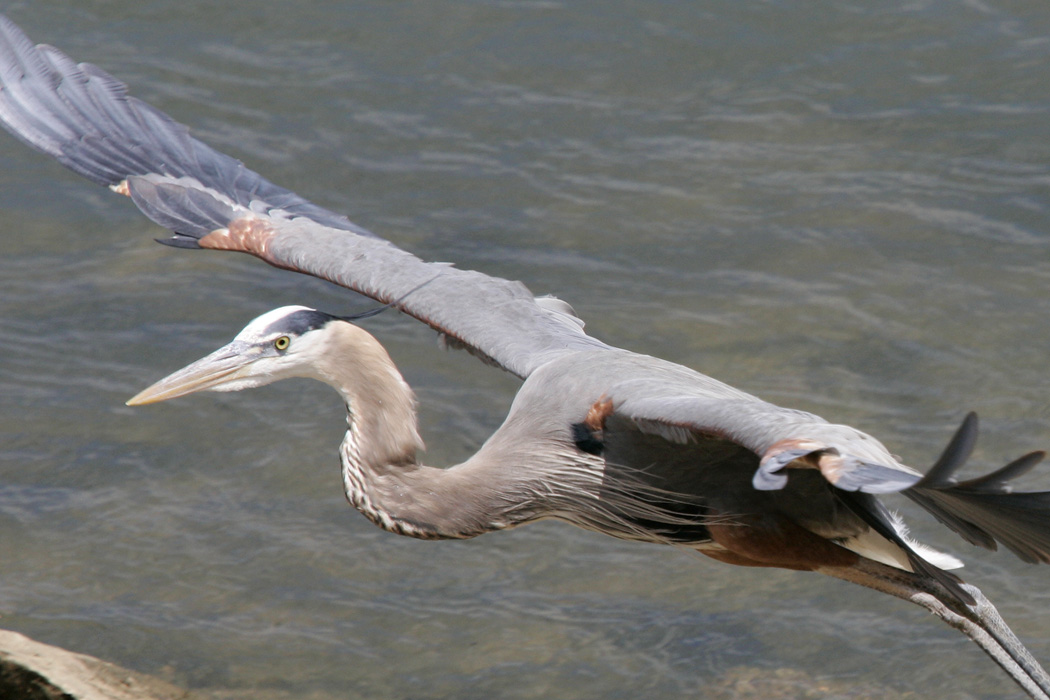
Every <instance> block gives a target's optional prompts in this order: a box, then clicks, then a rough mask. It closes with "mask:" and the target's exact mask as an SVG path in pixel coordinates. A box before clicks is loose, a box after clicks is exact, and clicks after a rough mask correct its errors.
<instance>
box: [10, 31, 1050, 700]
mask: <svg viewBox="0 0 1050 700" xmlns="http://www.w3.org/2000/svg"><path fill="white" fill-rule="evenodd" d="M0 121H2V123H3V125H4V126H5V127H6V128H7V130H8V131H10V132H11V133H12V134H14V135H15V136H17V137H18V138H20V139H22V140H23V141H24V142H26V143H27V144H29V145H30V146H32V147H33V148H36V149H38V150H40V151H43V152H44V153H46V154H49V155H51V156H53V157H55V158H56V159H58V160H59V162H61V163H62V164H63V165H65V166H67V167H69V168H70V169H72V170H74V171H76V172H77V173H80V174H81V175H83V176H85V177H87V178H89V179H91V180H92V181H94V182H96V183H99V184H102V185H106V186H108V187H110V188H111V189H113V190H114V191H116V192H118V193H120V194H124V195H127V196H129V197H131V199H132V201H133V202H134V203H135V204H136V205H137V206H138V208H139V209H141V210H142V212H143V213H145V214H146V215H147V216H148V217H149V218H150V219H152V220H153V221H155V222H156V223H158V224H160V225H161V226H163V227H165V228H167V229H169V230H170V231H171V232H172V236H171V237H170V238H168V239H166V240H163V241H161V242H163V243H167V244H169V245H172V246H177V247H183V248H204V249H216V250H229V251H239V252H243V253H249V254H251V255H254V256H256V257H258V258H260V259H262V260H264V261H266V262H267V263H269V264H271V265H274V266H276V267H279V268H285V269H289V270H294V271H297V272H301V273H305V274H308V275H313V276H316V277H319V278H322V279H326V280H329V281H331V282H334V283H336V284H339V285H342V286H344V287H347V288H350V289H353V290H355V291H357V292H360V293H362V294H365V295H367V296H369V297H372V298H374V299H376V300H378V301H380V302H383V303H385V304H389V305H393V306H395V307H396V308H398V309H399V310H401V311H402V312H404V313H406V314H408V315H410V316H413V317H414V318H416V319H419V320H420V321H422V322H424V323H426V324H427V325H429V326H430V327H432V328H434V329H435V330H436V331H437V332H438V333H439V334H440V336H441V338H442V339H443V340H444V341H445V342H446V343H447V344H448V345H450V346H453V347H461V348H465V349H467V350H469V351H470V352H472V353H474V354H475V355H477V356H479V357H480V358H481V359H483V360H484V361H486V362H488V363H490V364H494V365H496V366H498V367H502V368H503V369H505V370H506V371H508V372H510V373H512V374H515V375H517V376H518V377H519V378H521V379H522V380H523V382H522V385H521V389H520V390H519V392H518V394H517V396H516V398H515V400H514V402H513V405H512V406H511V408H510V412H509V414H508V415H507V417H506V420H505V421H504V422H503V424H502V425H501V426H500V428H499V429H498V430H497V431H496V432H495V433H494V434H493V435H492V436H491V437H490V438H489V439H488V440H487V441H486V442H485V443H484V445H482V447H481V448H480V449H479V450H478V452H477V453H476V454H475V455H474V456H472V457H471V458H469V459H468V460H467V461H465V462H464V463H462V464H459V465H456V466H453V467H450V468H447V469H440V468H434V467H429V466H425V465H423V464H422V463H421V462H420V461H419V453H420V451H421V448H422V441H421V440H420V437H419V432H418V428H417V422H416V413H415V399H414V397H413V394H412V391H411V389H410V388H409V387H408V385H407V384H406V383H405V381H404V380H403V378H402V377H401V374H400V373H399V372H398V370H397V367H396V366H395V365H394V363H393V362H392V361H391V359H390V357H389V356H388V355H387V353H386V351H385V350H384V348H383V347H382V345H381V344H380V343H379V342H378V341H377V340H376V339H375V338H374V337H372V336H371V335H370V334H369V333H368V332H366V331H365V330H363V329H362V328H361V327H359V326H358V325H356V324H355V323H353V321H354V320H355V319H354V318H348V317H339V316H334V315H330V314H327V313H324V312H321V311H317V310H314V309H309V308H306V307H302V306H290V307H284V308H280V309H276V310H274V311H271V312H269V313H267V314H264V315H262V316H260V317H259V318H257V319H255V320H254V321H252V322H251V323H249V324H248V326H247V327H245V328H244V330H242V331H241V332H240V333H239V334H238V335H237V336H236V337H235V338H234V339H233V341H232V342H231V343H230V344H228V345H226V346H225V347H223V348H221V349H219V350H217V351H216V352H214V353H212V354H211V355H209V356H207V357H205V358H203V359H201V360H199V361H197V362H195V363H193V364H191V365H189V366H188V367H186V368H185V369H183V370H180V371H178V372H176V373H174V374H172V375H170V376H169V377H167V378H165V379H162V380H161V381H159V382H158V383H156V384H155V385H153V386H152V387H150V388H148V389H146V390H145V391H143V392H142V393H140V394H138V395H137V396H135V397H134V398H133V399H131V401H129V403H131V404H143V403H150V402H154V401H162V400H166V399H172V398H175V397H178V396H183V395H186V394H190V393H193V392H196V391H201V390H213V391H236V390H241V389H247V388H251V387H256V386H261V385H264V384H268V383H270V382H274V381H277V380H280V379H283V378H287V377H310V378H313V379H317V380H320V381H322V382H325V383H327V384H329V385H331V386H332V387H334V388H335V390H336V391H338V392H339V393H340V395H341V396H342V398H343V400H344V401H345V404H346V408H347V424H348V429H347V432H346V437H345V439H344V440H343V442H342V445H341V447H340V451H339V452H340V460H341V464H342V475H343V486H344V489H345V492H346V496H347V498H348V500H349V501H350V502H351V503H352V504H353V505H354V506H355V507H356V508H357V509H358V510H360V511H361V512H362V513H363V514H364V515H365V516H367V517H368V518H369V519H371V520H372V521H373V522H375V523H376V524H377V525H379V526H380V527H382V528H384V529H386V530H389V531H392V532H395V533H398V534H402V535H409V536H412V537H419V538H467V537H473V536H476V535H480V534H483V533H486V532H490V531H493V530H499V529H504V528H509V527H514V526H516V525H520V524H523V523H527V522H531V521H535V520H539V519H543V518H557V519H561V520H564V521H568V522H570V523H573V524H576V525H579V526H581V527H584V528H588V529H591V530H595V531H598V532H603V533H607V534H610V535H612V536H615V537H620V538H625V539H632V540H641V541H646V542H653V543H660V544H673V545H677V546H683V547H689V548H693V549H695V550H697V551H699V552H701V553H703V554H705V555H707V556H709V557H712V558H714V559H717V560H720V561H723V562H727V563H730V564H737V565H742V566H752V567H780V568H786V569H794V570H800V571H815V572H818V573H822V574H826V575H828V576H832V577H835V578H839V579H843V580H846V581H850V582H853V583H857V584H860V585H863V586H867V587H869V588H873V589H875V590H878V591H882V592H884V593H887V594H890V595H893V596H896V597H899V598H902V599H904V600H908V601H911V602H913V603H916V604H918V605H921V606H923V607H924V608H926V609H928V610H930V611H931V612H933V613H934V614H936V615H937V616H939V617H940V618H942V619H943V620H945V621H946V622H947V623H948V624H950V625H952V626H953V627H955V628H957V629H959V630H961V631H962V632H963V633H965V634H966V635H967V636H968V637H970V638H971V639H972V640H974V641H975V642H976V643H977V644H979V645H980V646H981V648H982V649H984V650H985V651H986V652H987V653H988V654H989V655H990V656H991V657H992V658H993V659H994V660H995V661H996V662H997V663H998V664H999V665H1000V666H1001V667H1002V668H1003V669H1004V670H1005V671H1006V672H1007V673H1008V674H1009V675H1010V676H1011V677H1012V678H1013V679H1014V680H1015V681H1016V682H1017V683H1018V684H1020V686H1021V687H1022V688H1023V689H1024V690H1025V691H1026V692H1027V693H1028V694H1029V695H1031V696H1032V697H1033V698H1042V699H1044V700H1050V676H1048V675H1047V673H1046V672H1045V671H1044V670H1043V669H1042V667H1041V666H1040V665H1039V663H1038V662H1037V661H1036V660H1035V659H1034V658H1033V657H1032V656H1031V654H1030V653H1029V652H1028V650H1027V649H1026V648H1025V647H1024V645H1023V644H1022V643H1021V642H1020V640H1018V639H1017V637H1016V636H1015V635H1014V634H1013V632H1012V631H1011V630H1010V628H1009V627H1008V626H1007V625H1006V623H1005V622H1003V620H1002V619H1001V617H1000V616H999V614H998V612H997V611H996V609H995V608H994V607H993V606H992V604H991V603H990V602H988V600H987V599H986V598H985V597H984V595H983V594H982V593H981V592H980V590H978V589H977V588H976V587H974V586H972V585H970V584H967V583H964V582H963V581H962V580H961V579H959V578H958V577H957V576H956V575H955V574H953V573H951V571H950V570H952V569H956V568H958V567H960V566H961V563H960V562H959V560H957V559H956V558H954V557H953V556H950V555H947V554H943V553H940V552H937V551H934V550H933V549H931V548H929V547H926V546H924V545H922V544H920V543H918V542H915V541H914V540H912V539H911V538H910V537H909V536H908V535H907V531H906V529H905V527H904V525H903V524H902V522H901V521H900V520H899V519H898V517H897V516H895V515H893V514H891V513H890V512H889V511H888V510H887V509H886V508H885V507H884V506H883V505H882V504H881V502H880V501H879V500H878V498H877V496H878V495H879V494H885V493H895V492H896V493H902V494H904V495H905V496H907V497H908V498H910V499H912V500H913V501H915V502H916V503H918V504H919V505H920V506H922V507H923V508H925V509H926V510H928V511H929V512H930V513H932V514H933V515H934V516H935V517H936V518H937V519H938V520H940V521H941V522H942V523H944V524H945V525H947V526H948V527H949V528H951V529H953V530H954V531H955V532H957V533H958V534H959V535H961V536H962V537H963V538H964V539H965V540H967V541H969V542H970V543H972V544H975V545H979V546H982V547H985V548H988V549H995V548H996V547H997V544H1002V545H1004V546H1005V547H1007V548H1008V549H1010V550H1011V551H1013V552H1014V553H1015V554H1016V555H1018V556H1019V557H1020V558H1021V559H1023V560H1025V561H1028V562H1042V563H1047V562H1050V493H1048V492H1038V493H1035V492H1015V491H1013V490H1012V488H1011V484H1010V482H1011V480H1013V479H1014V478H1015V477H1017V476H1020V475H1022V474H1023V473H1025V472H1026V471H1028V470H1030V469H1031V468H1032V467H1034V466H1035V465H1036V464H1037V463H1038V462H1039V461H1040V460H1041V459H1042V457H1043V455H1042V453H1032V454H1028V455H1025V456H1023V457H1020V458H1019V459H1017V460H1015V461H1013V462H1011V463H1009V464H1007V465H1006V466H1004V467H1002V468H1000V469H998V470H996V471H994V472H992V473H990V474H988V475H986V476H983V477H979V478H974V479H970V480H966V481H960V480H958V479H957V478H956V477H955V474H956V472H957V470H958V469H959V468H960V467H961V466H962V465H963V463H964V462H965V461H966V459H967V457H968V456H969V454H970V452H971V450H972V448H973V445H974V441H975V439H976V433H977V421H976V418H975V417H974V416H973V415H970V416H967V417H966V419H965V420H964V421H963V423H962V426H961V427H960V428H959V430H958V431H957V433H956V434H955V436H954V437H953V438H952V439H951V440H950V441H949V443H948V446H947V447H946V449H945V450H944V452H943V454H942V456H941V457H940V459H939V460H938V461H937V462H936V463H935V464H934V466H933V467H932V468H931V469H930V470H929V471H928V472H927V473H926V474H925V475H923V474H921V473H919V472H918V471H916V470H914V469H912V468H910V467H908V466H905V465H904V464H902V463H900V462H899V461H898V460H897V459H896V458H895V457H893V456H892V455H891V454H890V452H889V451H888V450H887V449H886V448H885V447H883V445H882V444H881V443H879V442H878V441H877V440H875V439H874V438H872V437H870V436H868V435H866V434H864V433H863V432H861V431H859V430H856V429H854V428H852V427H849V426H845V425H836V424H832V423H829V422H827V421H825V420H823V419H821V418H819V417H817V416H815V415H812V414H809V413H805V412H802V411H797V410H791V409H787V408H782V407H779V406H776V405H774V404H771V403H768V402H766V401H763V400H761V399H758V398H756V397H754V396H752V395H750V394H747V393H745V392H743V391H739V390H737V389H735V388H733V387H730V386H728V385H726V384H724V383H722V382H720V381H718V380H716V379H713V378H711V377H708V376H705V375H703V374H700V373H698V372H696V371H693V370H691V369H688V368H686V367H683V366H681V365H678V364H674V363H671V362H667V361H664V360H660V359H658V358H655V357H650V356H647V355H641V354H637V353H634V352H630V351H627V350H623V349H620V348H615V347H611V346H609V345H607V344H605V343H603V342H601V341H600V340H597V339H595V338H592V337H590V336H589V335H587V334H586V333H585V331H584V328H583V323H582V322H581V321H580V319H579V318H577V317H576V315H575V314H574V313H573V311H572V309H571V307H569V306H568V305H567V304H565V303H563V302H560V301H558V300H556V299H553V298H544V297H541V298H536V297H534V296H533V295H532V294H531V293H530V292H529V291H528V289H526V288H525V287H524V286H523V285H522V284H520V283H517V282H510V281H507V280H503V279H499V278H495V277H490V276H488V275H485V274H482V273H479V272H473V271H468V270H460V269H457V268H455V267H452V266H450V265H443V264H435V263H426V262H423V261H422V260H420V259H419V258H417V257H415V256H413V255H411V254H410V253H408V252H405V251H403V250H401V249H399V248H397V247H396V246H394V245H393V244H391V243H389V242H387V241H385V240H383V239H382V238H379V237H378V236H376V235H375V234H372V233H371V232H369V231H366V230H364V229H362V228H361V227H359V226H357V225H355V224H353V223H351V222H350V221H349V220H347V219H346V218H344V217H342V216H339V215H337V214H334V213H332V212H330V211H327V210H325V209H323V208H321V207H318V206H317V205H314V204H312V203H310V202H309V201H307V200H305V199H303V198H302V197H300V196H298V195H296V194H294V193H293V192H290V191H288V190H286V189H283V188H281V187H279V186H277V185H274V184H273V183H271V182H269V181H267V180H266V179H264V178H262V177H261V176H260V175H258V174H257V173H255V172H253V171H251V170H249V169H247V168H246V167H245V166H244V165H242V164H241V163H240V162H238V161H236V160H234V159H232V158H230V157H228V156H226V155H223V154H221V153H218V152H216V151H214V150H212V149H211V148H209V147H208V146H206V145H204V144H203V143H201V142H200V141H197V140H196V139H194V138H192V137H191V136H190V135H189V133H188V131H187V129H186V128H185V127H184V126H182V125H180V124H178V123H176V122H175V121H173V120H172V119H171V118H170V117H168V116H167V115H165V114H163V113H161V112H159V111H158V110H156V109H154V108H152V107H150V106H149V105H147V104H145V103H143V102H141V101H139V100H137V99H135V98H133V97H130V96H128V94H127V91H126V88H125V86H124V85H123V84H121V83H120V82H118V81H117V80H115V79H114V78H113V77H111V76H110V75H108V74H107V73H105V72H104V71H102V70H101V69H99V68H98V67H96V66H93V65H90V64H77V63H75V62H74V61H72V60H71V59H70V58H69V57H67V56H66V55H65V54H63V53H62V52H61V51H59V50H57V49H55V48H53V47H50V46H45V45H39V46H34V45H33V43H32V42H31V41H30V40H29V39H28V38H27V37H26V36H25V35H24V34H23V33H22V32H21V30H19V28H18V27H17V26H15V25H14V24H13V23H12V22H10V21H9V20H7V19H6V18H0Z"/></svg>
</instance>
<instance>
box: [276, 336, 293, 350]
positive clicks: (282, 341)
mask: <svg viewBox="0 0 1050 700" xmlns="http://www.w3.org/2000/svg"><path fill="white" fill-rule="evenodd" d="M291 344H292V339H291V338H289V337H288V336H286V335H282V336H281V337H280V338H278V339H277V340H275V341H273V346H274V347H275V348H277V349H278V350H287V349H288V346H289V345H291Z"/></svg>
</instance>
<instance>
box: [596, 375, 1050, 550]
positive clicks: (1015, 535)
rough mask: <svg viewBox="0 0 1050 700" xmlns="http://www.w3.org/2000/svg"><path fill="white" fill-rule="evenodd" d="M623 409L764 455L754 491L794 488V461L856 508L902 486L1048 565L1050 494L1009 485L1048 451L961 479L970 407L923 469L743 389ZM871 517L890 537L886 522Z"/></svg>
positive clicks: (930, 506)
mask: <svg viewBox="0 0 1050 700" xmlns="http://www.w3.org/2000/svg"><path fill="white" fill-rule="evenodd" d="M712 381H713V380H712ZM726 390H729V388H728V387H727V388H726ZM732 391H734V392H735V390H732ZM722 393H724V392H722ZM613 400H614V401H615V397H613ZM617 411H618V412H620V413H623V414H624V415H626V416H628V417H630V418H631V419H632V420H634V421H635V422H636V423H637V424H638V425H639V427H640V428H641V429H643V430H648V431H650V432H655V433H661V434H664V435H665V436H667V437H668V438H669V439H676V438H677V439H679V440H686V439H690V436H691V435H712V436H716V437H720V438H723V439H728V440H731V441H733V442H735V443H737V444H739V445H741V446H743V447H746V448H748V449H749V450H751V451H752V452H754V453H755V455H756V457H757V458H758V468H757V469H756V471H755V473H754V477H753V479H752V484H753V486H754V487H755V488H756V489H758V490H766V491H769V490H779V489H784V488H787V487H789V483H790V471H791V470H793V469H813V470H819V471H820V473H821V474H822V475H823V476H824V478H825V479H826V480H827V482H828V483H829V484H830V485H832V486H834V487H835V488H836V489H838V490H839V491H841V492H842V496H843V498H844V500H845V501H846V502H847V503H849V504H853V505H858V506H859V507H858V508H857V509H858V510H870V509H868V508H867V506H866V505H864V504H870V503H872V502H873V500H872V499H871V498H870V496H868V494H880V493H891V492H900V493H902V494H903V495H905V496H907V497H908V498H910V499H911V500H913V501H915V502H916V503H918V504H919V505H920V506H922V507H923V508H925V509H926V510H927V511H929V512H930V513H931V514H933V516H934V517H936V518H937V519H938V520H939V521H941V522H942V523H944V524H945V525H947V526H948V527H950V528H951V529H952V530H954V531H955V532H957V533H958V534H959V535H960V536H961V537H963V538H964V539H965V540H966V541H968V542H970V543H971V544H975V545H978V546H980V547H984V548H986V549H992V550H995V549H997V546H998V544H1002V545H1004V546H1006V547H1007V548H1008V549H1010V550H1011V551H1012V552H1014V554H1016V555H1017V556H1018V557H1020V558H1021V559H1023V560H1024V561H1027V562H1032V563H1036V562H1041V563H1050V492H1025V491H1017V492H1015V491H1014V490H1013V489H1012V485H1011V483H1010V482H1011V481H1012V480H1013V479H1015V478H1017V477H1018V476H1021V475H1023V474H1025V473H1026V472H1028V471H1029V470H1030V469H1032V468H1033V467H1034V466H1035V465H1036V464H1038V463H1039V462H1040V461H1042V459H1043V457H1044V456H1045V455H1044V454H1043V453H1042V452H1032V453H1029V454H1026V455H1024V456H1022V457H1020V458H1018V459H1016V460H1014V461H1013V462H1011V463H1009V464H1007V465H1006V466H1004V467H1002V468H1000V469H998V470H996V471H994V472H992V473H990V474H987V475H985V476H982V477H977V478H974V479H969V480H966V481H959V480H958V479H957V478H956V477H955V474H956V472H957V471H958V470H959V469H960V468H962V466H963V465H964V464H965V463H966V460H967V459H968V458H969V456H970V453H971V452H972V450H973V446H974V443H975V442H976V439H977V416H976V415H975V414H973V413H971V414H969V415H968V416H967V417H966V419H965V420H964V421H963V423H962V425H961V426H960V427H959V429H958V431H956V433H955V435H954V436H953V437H952V439H951V440H950V441H949V443H948V445H947V446H946V447H945V449H944V452H943V453H942V455H941V457H940V458H939V459H938V460H937V462H936V463H935V464H934V466H933V467H931V468H930V470H929V471H928V472H927V474H926V475H925V476H923V475H921V474H920V473H919V472H917V471H915V470H913V469H911V468H909V467H907V466H905V465H903V464H901V463H900V462H899V461H897V459H895V458H894V457H893V455H891V454H890V453H889V451H887V450H886V448H885V447H884V446H883V445H882V444H881V443H880V442H879V441H878V440H876V439H875V438H873V437H871V436H870V435H867V434H865V433H863V432H861V431H859V430H857V429H855V428H852V427H850V426H846V425H835V424H831V423H828V422H826V421H824V420H823V419H821V418H819V417H817V416H814V415H812V414H809V413H805V412H802V411H793V410H789V409H784V408H781V407H779V406H776V405H773V404H769V403H766V402H764V401H760V400H758V399H755V398H754V397H750V396H747V395H742V396H735V395H734V396H728V395H727V396H723V397H721V398H719V397H718V396H710V397H708V396H695V395H694V396H679V397H677V398H675V397H673V396H672V397H657V396H652V397H642V398H640V399H635V400H632V399H628V400H626V401H624V402H623V403H621V404H619V405H618V407H617ZM676 431H677V432H676ZM847 494H848V495H847ZM858 514H859V515H862V516H863V515H864V514H863V513H858ZM869 525H871V526H872V527H873V528H874V529H876V530H877V531H879V532H880V534H882V535H883V536H885V537H887V539H893V532H892V531H891V530H890V529H887V528H886V527H885V525H886V523H885V522H876V521H870V522H869ZM897 544H901V545H903V543H901V542H897Z"/></svg>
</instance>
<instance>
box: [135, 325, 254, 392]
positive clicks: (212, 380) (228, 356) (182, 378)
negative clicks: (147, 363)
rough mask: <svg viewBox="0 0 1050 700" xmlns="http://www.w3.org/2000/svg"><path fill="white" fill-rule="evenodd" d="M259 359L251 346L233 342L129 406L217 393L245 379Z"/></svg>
mask: <svg viewBox="0 0 1050 700" xmlns="http://www.w3.org/2000/svg"><path fill="white" fill-rule="evenodd" d="M257 358H258V353H257V352H253V348H252V347H251V346H250V345H248V344H247V343H243V342H237V341H234V342H232V343H230V344H229V345H225V346H223V347H221V348H219V349H218V350H216V351H215V352H213V353H212V354H210V355H208V356H207V357H203V358H201V359H199V360H197V361H196V362H194V363H193V364H192V365H189V366H187V367H183V368H182V369H180V370H179V371H178V372H174V373H172V374H169V375H168V376H167V377H164V379H161V380H160V381H159V382H157V383H156V384H154V385H153V386H151V387H149V388H147V389H144V390H142V391H140V392H139V393H138V394H135V395H134V396H132V397H131V398H130V399H128V401H127V405H128V406H141V405H143V404H148V403H157V402H159V401H167V400H168V399H174V398H178V397H179V396H186V395H187V394H192V393H195V392H198V391H205V390H207V389H217V388H218V387H220V386H222V385H224V384H229V383H230V382H233V381H236V380H237V379H240V378H241V377H242V376H244V370H245V369H246V368H247V367H248V366H249V365H250V364H251V363H252V362H254V361H255V360H256V359H257ZM218 390H219V391H221V390H222V389H218Z"/></svg>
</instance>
